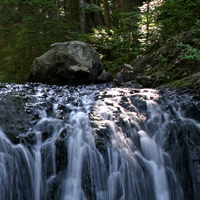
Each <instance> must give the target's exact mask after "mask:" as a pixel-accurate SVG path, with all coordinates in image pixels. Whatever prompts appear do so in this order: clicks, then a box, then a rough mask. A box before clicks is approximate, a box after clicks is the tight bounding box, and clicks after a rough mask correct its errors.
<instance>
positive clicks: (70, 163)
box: [0, 84, 200, 200]
mask: <svg viewBox="0 0 200 200" xmlns="http://www.w3.org/2000/svg"><path fill="white" fill-rule="evenodd" d="M2 88H3V89H2ZM2 88H1V89H0V98H1V100H2V101H6V100H7V99H11V98H12V99H15V98H16V99H18V100H19V99H20V105H16V104H15V106H20V108H21V109H22V110H23V109H24V114H23V116H26V117H24V118H23V120H25V121H26V120H27V122H26V123H27V124H29V125H28V126H27V127H26V128H24V129H23V128H21V129H19V128H16V130H15V131H14V133H15V134H14V136H13V135H9V129H6V131H5V130H4V129H5V128H2V130H1V131H0V200H47V199H48V200H51V199H52V200H184V199H186V198H185V195H184V186H183V184H182V182H181V181H182V179H181V178H180V177H181V175H180V174H177V171H176V169H175V164H174V161H173V159H172V157H173V154H171V151H170V149H172V148H174V147H170V146H169V144H168V142H169V135H170V134H172V131H175V130H174V127H176V126H175V125H174V124H175V121H177V120H179V121H182V122H184V123H182V124H187V123H188V124H190V125H191V124H192V126H195V129H196V130H197V131H199V129H200V127H199V123H197V121H195V120H194V119H189V118H186V117H185V116H184V112H183V111H182V110H181V108H180V107H179V106H177V105H178V104H177V100H176V99H175V98H172V97H171V98H170V97H168V96H167V98H166V94H165V95H164V94H163V96H165V98H164V97H163V96H162V94H161V93H160V92H159V91H157V90H152V89H134V88H114V87H111V86H109V85H90V86H78V87H69V86H65V87H58V86H48V85H42V84H26V85H14V84H13V85H9V84H7V85H6V84H5V85H4V87H2ZM5 112H6V111H5ZM12 112H13V115H15V118H19V119H18V121H17V123H20V117H21V116H19V115H18V112H19V111H18V107H16V108H15V109H14V110H13V111H12ZM22 113H23V112H22ZM7 120H12V119H7ZM4 121H5V120H4ZM170 127H171V129H172V131H169V130H170ZM13 128H14V129H15V127H13ZM13 137H16V138H17V142H16V138H15V140H14V139H13ZM171 143H172V142H171ZM191 199H193V198H191ZM194 199H195V198H194Z"/></svg>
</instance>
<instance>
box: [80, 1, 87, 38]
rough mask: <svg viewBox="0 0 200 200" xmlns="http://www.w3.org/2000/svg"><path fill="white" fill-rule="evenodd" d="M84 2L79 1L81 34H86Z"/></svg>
mask: <svg viewBox="0 0 200 200" xmlns="http://www.w3.org/2000/svg"><path fill="white" fill-rule="evenodd" d="M84 5H85V0H80V22H81V33H82V34H85V33H86V18H85V11H84Z"/></svg>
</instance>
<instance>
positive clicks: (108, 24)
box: [103, 0, 111, 29]
mask: <svg viewBox="0 0 200 200" xmlns="http://www.w3.org/2000/svg"><path fill="white" fill-rule="evenodd" d="M103 7H104V16H105V21H106V27H107V28H108V29H111V17H110V9H109V4H108V0H103Z"/></svg>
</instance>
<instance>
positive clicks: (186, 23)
mask: <svg viewBox="0 0 200 200" xmlns="http://www.w3.org/2000/svg"><path fill="white" fill-rule="evenodd" d="M199 5H200V0H196V1H190V0H165V1H164V3H163V4H161V5H160V6H159V7H158V8H157V9H156V12H158V13H159V15H158V17H157V19H156V24H157V27H160V31H159V32H160V35H161V38H162V39H164V40H165V39H168V38H172V37H174V36H176V35H177V34H179V33H181V32H184V31H187V30H189V29H190V28H191V27H193V26H194V25H195V24H196V21H197V20H199V17H200V15H199V14H200V13H199V9H198V7H199ZM196 9H197V10H196Z"/></svg>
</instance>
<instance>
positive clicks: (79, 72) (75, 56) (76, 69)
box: [29, 41, 103, 85]
mask: <svg viewBox="0 0 200 200" xmlns="http://www.w3.org/2000/svg"><path fill="white" fill-rule="evenodd" d="M51 47H52V49H51V50H49V51H48V52H46V53H45V54H43V55H42V56H40V57H37V58H36V59H35V60H34V62H33V65H32V68H31V71H30V75H29V81H30V82H42V83H48V84H57V85H65V84H76V85H77V84H90V83H94V82H96V81H97V78H98V77H99V75H100V74H101V72H102V71H103V64H102V62H101V60H100V57H99V54H98V53H97V52H96V51H95V49H94V48H93V47H92V46H91V45H89V44H87V43H84V42H79V41H72V42H62V43H56V44H53V45H51Z"/></svg>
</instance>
